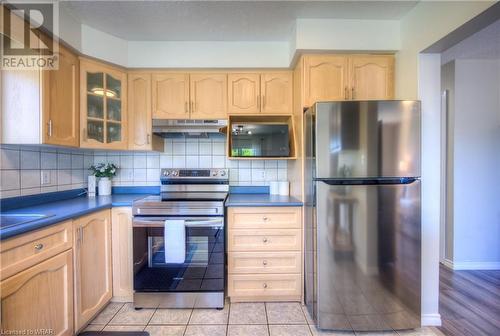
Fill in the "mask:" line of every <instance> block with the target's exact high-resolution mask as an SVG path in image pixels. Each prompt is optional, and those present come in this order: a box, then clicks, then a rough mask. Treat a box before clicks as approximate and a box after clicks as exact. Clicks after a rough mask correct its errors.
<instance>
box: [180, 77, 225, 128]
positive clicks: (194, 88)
mask: <svg viewBox="0 0 500 336" xmlns="http://www.w3.org/2000/svg"><path fill="white" fill-rule="evenodd" d="M189 82H190V97H191V119H225V118H227V75H226V74H221V73H195V74H191V75H190V79H189Z"/></svg>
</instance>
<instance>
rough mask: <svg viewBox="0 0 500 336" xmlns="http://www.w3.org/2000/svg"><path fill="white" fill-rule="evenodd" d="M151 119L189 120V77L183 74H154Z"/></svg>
mask: <svg viewBox="0 0 500 336" xmlns="http://www.w3.org/2000/svg"><path fill="white" fill-rule="evenodd" d="M152 87H153V95H152V97H153V98H152V99H153V118H155V119H189V107H190V106H189V75H188V74H185V73H178V72H177V73H175V72H173V73H168V72H162V73H154V74H153V75H152Z"/></svg>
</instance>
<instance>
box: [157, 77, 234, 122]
mask: <svg viewBox="0 0 500 336" xmlns="http://www.w3.org/2000/svg"><path fill="white" fill-rule="evenodd" d="M152 87H153V94H152V99H153V118H154V119H225V118H227V75H226V74H225V73H191V74H187V73H180V72H158V73H153V75H152Z"/></svg>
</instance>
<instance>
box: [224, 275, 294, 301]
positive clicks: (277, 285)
mask: <svg viewBox="0 0 500 336" xmlns="http://www.w3.org/2000/svg"><path fill="white" fill-rule="evenodd" d="M301 286H302V282H301V277H300V274H254V275H250V274H229V275H228V295H229V296H230V297H231V302H238V301H240V302H241V301H259V300H260V301H287V300H300V295H301Z"/></svg>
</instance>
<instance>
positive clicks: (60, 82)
mask: <svg viewBox="0 0 500 336" xmlns="http://www.w3.org/2000/svg"><path fill="white" fill-rule="evenodd" d="M42 77H43V97H42V101H43V120H44V121H45V122H44V123H43V124H42V125H43V128H44V132H43V134H44V143H46V144H50V145H62V146H72V147H78V146H79V145H80V141H79V140H80V138H79V133H80V132H79V130H80V127H79V125H80V115H79V106H78V103H79V96H80V91H79V81H78V78H79V69H78V56H76V55H75V54H73V53H72V52H70V51H69V50H67V49H65V48H64V47H62V46H60V48H59V69H58V70H52V71H43V74H42Z"/></svg>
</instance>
